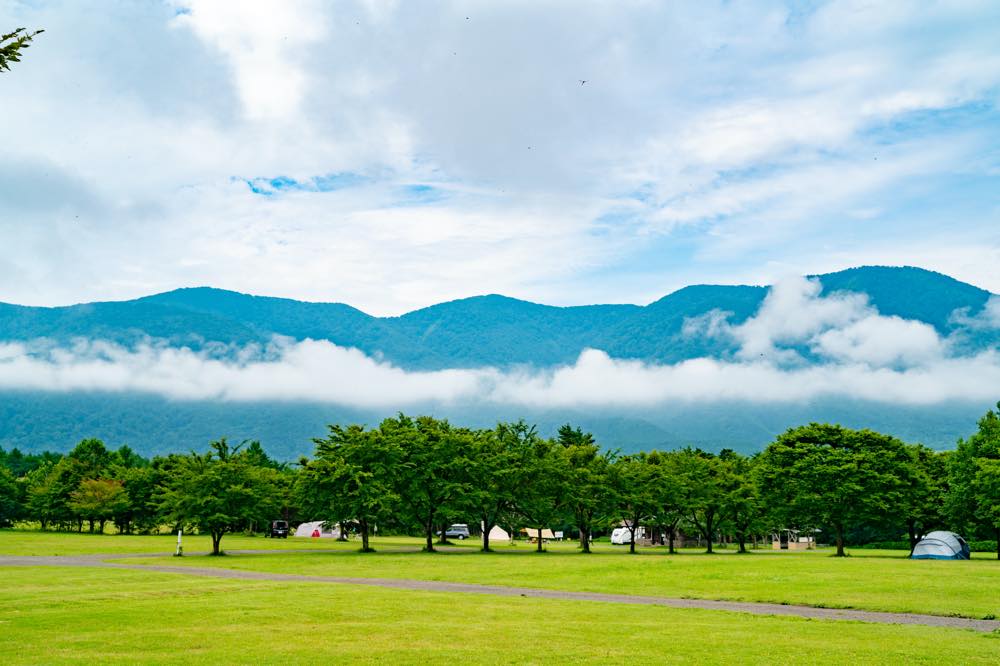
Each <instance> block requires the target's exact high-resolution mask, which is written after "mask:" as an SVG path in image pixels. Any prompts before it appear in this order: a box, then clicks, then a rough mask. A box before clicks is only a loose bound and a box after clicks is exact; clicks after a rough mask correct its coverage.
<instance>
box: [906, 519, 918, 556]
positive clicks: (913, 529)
mask: <svg viewBox="0 0 1000 666" xmlns="http://www.w3.org/2000/svg"><path fill="white" fill-rule="evenodd" d="M906 531H907V532H908V533H909V534H910V555H913V549H914V548H916V547H917V541H919V539H917V524H916V521H914V520H912V519H911V520H907V521H906Z"/></svg>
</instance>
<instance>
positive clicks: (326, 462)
mask: <svg viewBox="0 0 1000 666" xmlns="http://www.w3.org/2000/svg"><path fill="white" fill-rule="evenodd" d="M315 441H316V459H317V462H316V463H315V465H316V467H315V468H314V470H313V474H312V478H315V479H317V483H316V484H315V485H313V486H312V489H313V490H314V491H315V492H320V493H323V495H322V496H321V497H319V498H317V499H316V500H314V501H315V502H316V503H317V504H319V505H320V506H324V505H325V506H329V507H331V508H333V509H334V510H335V511H336V513H335V514H334V515H332V516H331V518H337V519H339V520H351V521H356V522H357V524H358V528H359V530H360V532H361V540H362V541H361V549H362V551H364V552H369V551H371V550H372V549H371V547H370V546H369V538H370V536H371V534H372V533H373V530H374V529H375V528H376V526H377V525H378V523H379V522H380V521H382V520H383V519H388V518H390V517H391V516H392V514H393V510H394V509H395V508H396V506H397V505H398V502H399V495H398V494H397V489H396V479H395V476H396V470H397V466H398V465H399V463H400V460H401V459H402V455H403V452H402V449H401V448H400V446H399V442H398V441H397V440H396V439H395V438H393V437H386V436H385V435H384V434H383V433H382V432H380V431H378V430H366V429H365V428H364V426H360V425H352V426H349V427H347V428H342V427H341V426H339V425H333V426H330V434H329V435H328V436H327V437H326V439H317V440H315ZM310 464H312V463H310Z"/></svg>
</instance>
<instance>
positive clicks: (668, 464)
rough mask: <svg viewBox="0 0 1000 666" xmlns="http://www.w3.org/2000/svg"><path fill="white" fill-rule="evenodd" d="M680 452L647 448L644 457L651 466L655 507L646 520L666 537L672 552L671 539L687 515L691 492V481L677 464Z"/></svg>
mask: <svg viewBox="0 0 1000 666" xmlns="http://www.w3.org/2000/svg"><path fill="white" fill-rule="evenodd" d="M681 455H682V454H681V452H678V451H671V452H666V453H665V452H661V451H650V452H649V454H648V456H647V457H646V460H647V462H648V463H649V464H650V465H652V475H653V478H652V479H651V480H650V482H651V484H652V493H653V504H654V506H655V510H654V511H653V515H652V516H651V517H650V519H649V522H650V524H651V525H652V526H654V527H655V528H657V529H659V530H662V531H663V532H664V533H665V534H666V537H667V548H668V549H669V552H670V554H671V555H673V554H674V553H675V552H676V551H675V549H674V542H675V541H676V538H677V527H678V525H680V523H681V521H682V520H683V519H684V517H685V516H686V515H687V512H688V505H689V503H690V502H689V501H688V497H689V496H690V494H691V491H690V488H689V486H690V480H689V479H688V477H687V476H686V475H685V473H684V469H683V468H682V466H681V464H680V462H681V461H680V458H681Z"/></svg>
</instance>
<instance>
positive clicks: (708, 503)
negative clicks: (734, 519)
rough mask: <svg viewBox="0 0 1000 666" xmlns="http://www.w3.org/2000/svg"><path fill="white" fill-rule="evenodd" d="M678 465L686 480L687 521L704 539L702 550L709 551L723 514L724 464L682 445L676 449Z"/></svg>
mask: <svg viewBox="0 0 1000 666" xmlns="http://www.w3.org/2000/svg"><path fill="white" fill-rule="evenodd" d="M678 467H679V469H680V473H681V476H682V478H684V479H685V481H686V483H685V490H686V497H685V500H684V505H685V509H686V511H687V516H686V517H687V521H688V522H689V523H690V524H691V525H692V526H693V527H694V528H695V529H696V530H698V532H699V533H700V534H701V536H702V537H703V538H704V539H705V552H707V553H711V552H713V545H712V544H713V542H714V540H715V537H716V535H717V534H718V532H719V527H720V524H721V523H722V521H723V520H725V518H726V514H725V507H726V499H727V498H726V485H725V484H726V469H725V465H724V464H723V463H722V461H721V460H720V459H719V458H718V457H716V456H714V455H712V454H711V453H707V452H705V451H702V450H701V449H691V448H686V449H683V450H681V451H680V452H679V453H678Z"/></svg>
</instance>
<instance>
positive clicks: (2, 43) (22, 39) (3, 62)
mask: <svg viewBox="0 0 1000 666" xmlns="http://www.w3.org/2000/svg"><path fill="white" fill-rule="evenodd" d="M43 32H45V31H44V30H36V31H34V32H28V30H27V29H25V28H17V29H16V30H14V32H8V33H7V34H5V35H0V72H3V71H5V70H6V71H8V72H9V71H10V63H12V62H21V54H22V52H23V51H24V49H26V48H28V47H29V46H31V41H32V40H33V39H34V38H35V36H37V35H40V34H41V33H43Z"/></svg>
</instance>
